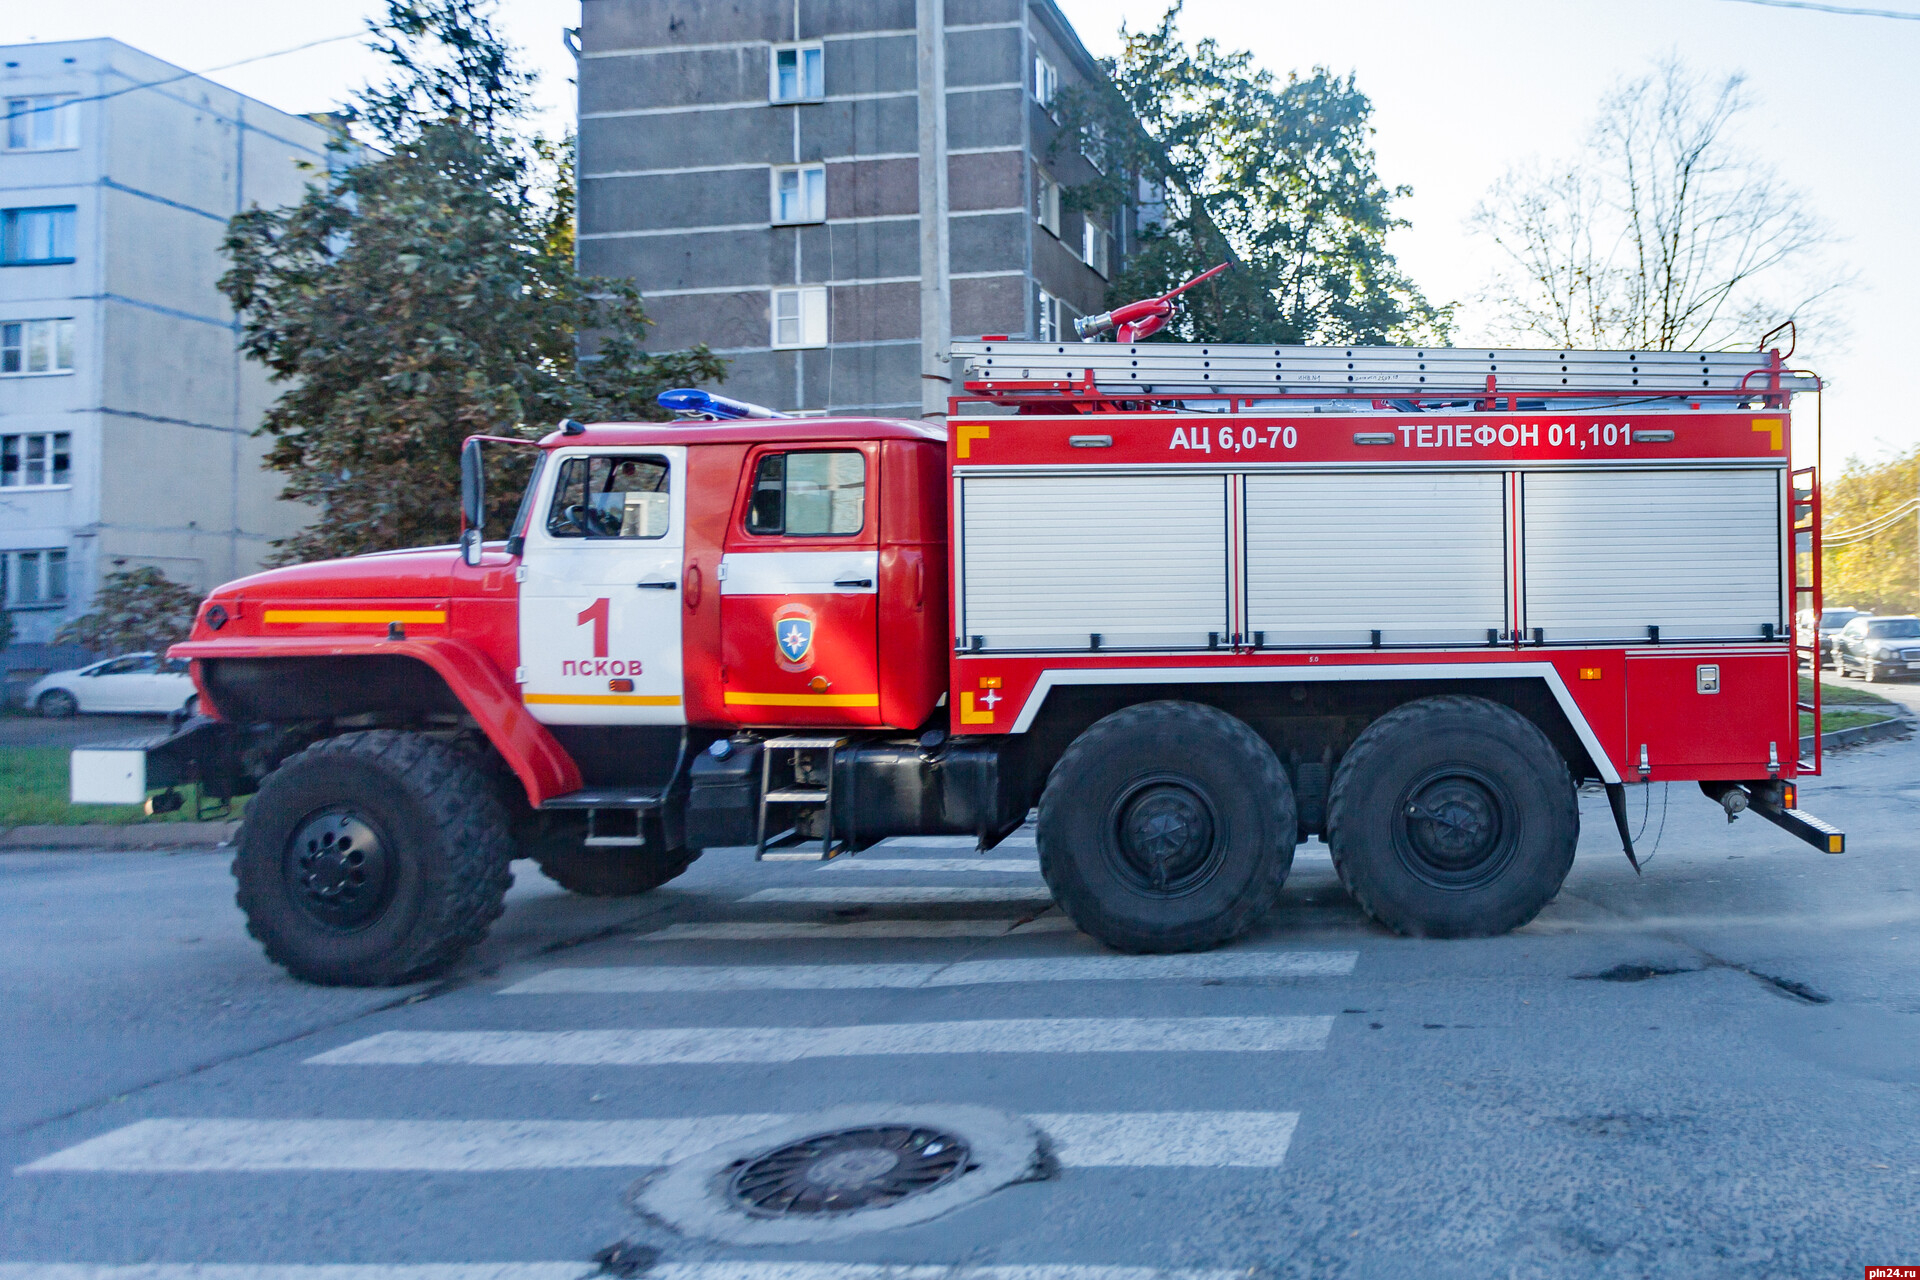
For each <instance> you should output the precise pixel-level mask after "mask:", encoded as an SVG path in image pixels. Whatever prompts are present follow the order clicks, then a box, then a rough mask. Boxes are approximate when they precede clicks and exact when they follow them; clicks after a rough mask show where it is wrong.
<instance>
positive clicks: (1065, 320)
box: [1035, 289, 1073, 342]
mask: <svg viewBox="0 0 1920 1280" xmlns="http://www.w3.org/2000/svg"><path fill="white" fill-rule="evenodd" d="M1035 318H1036V320H1037V321H1038V322H1039V323H1038V328H1039V332H1038V333H1037V334H1036V335H1035V336H1036V338H1037V339H1038V340H1039V341H1041V342H1061V341H1064V339H1063V338H1062V337H1061V336H1060V335H1061V334H1062V333H1063V332H1064V331H1066V330H1069V329H1071V328H1072V327H1073V312H1072V310H1071V308H1069V307H1068V306H1067V305H1066V304H1065V303H1064V302H1062V301H1060V299H1058V298H1056V297H1054V296H1053V295H1052V294H1050V293H1048V292H1047V291H1046V290H1045V289H1042V290H1040V305H1039V308H1038V309H1037V311H1036V313H1035Z"/></svg>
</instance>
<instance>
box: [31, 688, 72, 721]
mask: <svg viewBox="0 0 1920 1280" xmlns="http://www.w3.org/2000/svg"><path fill="white" fill-rule="evenodd" d="M33 705H34V707H35V709H36V710H38V711H39V712H40V714H41V715H43V716H45V717H46V718H47V719H49V720H67V719H71V718H72V717H73V716H76V715H78V714H79V713H80V703H79V700H78V699H76V698H75V697H74V696H73V695H72V694H70V693H68V692H67V691H66V690H65V689H49V690H47V691H46V692H45V693H43V694H41V695H40V701H38V702H36V703H34V704H33Z"/></svg>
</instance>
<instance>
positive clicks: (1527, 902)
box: [1327, 696, 1580, 938]
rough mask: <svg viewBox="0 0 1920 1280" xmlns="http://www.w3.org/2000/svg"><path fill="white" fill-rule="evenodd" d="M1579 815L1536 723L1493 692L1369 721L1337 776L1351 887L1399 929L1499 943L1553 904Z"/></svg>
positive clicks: (1568, 781)
mask: <svg viewBox="0 0 1920 1280" xmlns="http://www.w3.org/2000/svg"><path fill="white" fill-rule="evenodd" d="M1579 835H1580V808H1579V803H1578V801H1577V799H1576V796H1575V793H1574V787H1573V779H1572V777H1571V776H1570V775H1569V774H1568V772H1567V766H1566V762H1565V761H1564V760H1562V759H1561V757H1560V753H1559V752H1558V751H1557V750H1555V749H1554V746H1553V743H1552V742H1551V741H1549V740H1548V738H1547V735H1546V734H1544V733H1542V732H1541V731H1540V728H1539V726H1537V725H1535V724H1534V723H1533V722H1532V721H1530V720H1528V719H1527V718H1526V717H1524V716H1522V715H1521V714H1520V713H1519V712H1517V711H1515V710H1513V709H1512V708H1510V707H1504V706H1501V705H1500V704H1498V703H1495V702H1489V701H1487V700H1486V699H1484V698H1469V697H1457V696H1448V697H1438V698H1423V699H1421V700H1420V701H1418V702H1410V703H1408V704H1406V705H1405V706H1402V707H1397V708H1395V709H1394V710H1392V711H1390V712H1388V713H1387V714H1386V715H1384V716H1381V717H1380V718H1379V719H1378V720H1376V721H1374V722H1373V723H1372V724H1371V725H1369V726H1367V729H1366V731H1365V732H1364V733H1362V734H1361V735H1360V737H1359V738H1358V740H1356V741H1355V742H1354V744H1353V746H1352V747H1351V748H1349V749H1348V751H1347V754H1346V756H1345V758H1344V759H1342V760H1341V762H1340V768H1339V770H1338V771H1337V772H1336V773H1335V774H1334V779H1333V786H1332V788H1331V790H1330V791H1329V793H1328V797H1327V844H1328V846H1329V848H1330V851H1331V852H1332V854H1333V865H1334V869H1335V870H1336V871H1337V872H1338V873H1339V875H1340V880H1341V883H1343V884H1345V885H1346V887H1347V891H1348V892H1349V893H1350V894H1352V895H1353V898H1354V900H1355V901H1356V902H1358V903H1359V904H1360V906H1361V907H1362V909H1364V910H1365V911H1366V912H1367V914H1369V915H1371V916H1372V917H1373V918H1374V919H1376V920H1378V921H1380V923H1382V924H1384V925H1386V926H1387V927H1388V928H1390V929H1392V930H1394V931H1395V932H1396V933H1403V934H1412V935H1415V936H1425V937H1435V938H1468V937H1489V936H1492V935H1494V934H1500V933H1505V932H1507V931H1508V930H1509V929H1515V928H1518V927H1519V926H1520V925H1523V924H1525V923H1526V922H1527V921H1529V920H1531V919H1533V917H1534V916H1535V915H1537V914H1538V913H1539V911H1540V909H1541V908H1542V907H1544V906H1545V905H1546V904H1547V903H1548V902H1550V901H1552V900H1553V897H1554V895H1555V894H1557V893H1558V892H1559V891H1560V885H1561V884H1562V883H1563V882H1564V881H1565V880H1566V878H1567V872H1568V871H1569V870H1570V869H1571V868H1572V866H1573V850H1574V845H1575V843H1576V842H1577V841H1578V839H1579Z"/></svg>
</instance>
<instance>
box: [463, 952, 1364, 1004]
mask: <svg viewBox="0 0 1920 1280" xmlns="http://www.w3.org/2000/svg"><path fill="white" fill-rule="evenodd" d="M1357 959H1359V953H1358V952H1356V951H1212V952H1201V953H1199V954H1188V955H1170V956H1044V957H1033V958H1027V959H1018V960H960V961H954V962H952V963H948V964H821V965H657V966H638V965H625V966H620V967H615V968H588V967H584V966H582V967H574V968H565V969H548V970H546V971H545V972H543V973H537V974H535V975H533V976H532V977H530V978H523V979H521V980H520V981H519V982H516V983H514V984H513V985H511V986H509V987H505V988H503V989H502V990H501V992H500V994H501V995H507V996H522V995H618V994H627V993H636V992H642V991H844V990H857V989H860V988H870V987H906V988H919V987H965V986H981V985H986V984H989V983H1017V982H1157V981H1167V980H1183V979H1184V980H1191V979H1195V978H1198V979H1201V980H1206V979H1219V980H1221V981H1225V980H1226V979H1229V978H1236V979H1259V978H1326V977H1338V976H1340V975H1342V974H1347V973H1351V972H1353V965H1354V962H1355V961H1356V960H1357Z"/></svg>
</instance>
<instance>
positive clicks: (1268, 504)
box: [1246, 472, 1507, 646]
mask: <svg viewBox="0 0 1920 1280" xmlns="http://www.w3.org/2000/svg"><path fill="white" fill-rule="evenodd" d="M1246 556H1247V627H1248V629H1249V630H1252V631H1256V632H1260V633H1261V642H1262V643H1263V644H1266V645H1269V646H1276V645H1279V646H1284V645H1322V644H1324V645H1355V644H1360V645H1364V644H1368V643H1371V641H1372V638H1373V632H1375V631H1378V632H1380V641H1381V643H1382V644H1479V645H1484V644H1486V643H1487V632H1488V631H1489V630H1496V631H1503V630H1505V629H1506V627H1507V608H1506V600H1507V577H1506V500H1505V494H1504V489H1503V486H1502V478H1501V476H1500V474H1499V473H1498V472H1486V473H1479V472H1466V473H1439V474H1428V475H1382V474H1368V475H1254V476H1248V477H1247V551H1246Z"/></svg>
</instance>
